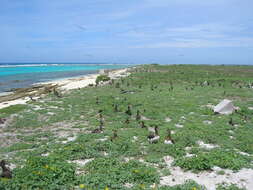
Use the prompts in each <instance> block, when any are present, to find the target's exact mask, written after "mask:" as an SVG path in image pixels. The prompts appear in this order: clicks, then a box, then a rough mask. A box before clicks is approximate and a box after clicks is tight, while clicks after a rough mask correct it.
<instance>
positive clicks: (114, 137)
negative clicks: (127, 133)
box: [110, 130, 118, 142]
mask: <svg viewBox="0 0 253 190" xmlns="http://www.w3.org/2000/svg"><path fill="white" fill-rule="evenodd" d="M117 138H118V132H117V130H113V136H112V137H111V138H110V140H111V142H113V141H114V140H115V139H117Z"/></svg>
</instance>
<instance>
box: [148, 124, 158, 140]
mask: <svg viewBox="0 0 253 190" xmlns="http://www.w3.org/2000/svg"><path fill="white" fill-rule="evenodd" d="M154 131H155V133H154ZM159 139H160V136H159V133H158V126H157V125H156V126H155V128H154V129H151V130H150V134H149V135H148V141H149V143H152V144H154V143H158V141H159Z"/></svg>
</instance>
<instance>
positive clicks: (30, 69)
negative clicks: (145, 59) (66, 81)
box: [0, 65, 123, 77]
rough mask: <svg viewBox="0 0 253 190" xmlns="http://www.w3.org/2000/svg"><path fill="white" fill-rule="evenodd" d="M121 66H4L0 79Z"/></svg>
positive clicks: (1, 69) (1, 68) (118, 66)
mask: <svg viewBox="0 0 253 190" xmlns="http://www.w3.org/2000/svg"><path fill="white" fill-rule="evenodd" d="M122 67H123V66H122V65H57V66H54V65H53V66H51V65H46V66H20V65H19V66H9V67H8V66H4V67H0V77H1V76H7V75H16V74H24V73H45V72H63V71H81V70H85V71H94V70H99V69H114V68H122Z"/></svg>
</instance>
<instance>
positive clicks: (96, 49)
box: [0, 0, 253, 65]
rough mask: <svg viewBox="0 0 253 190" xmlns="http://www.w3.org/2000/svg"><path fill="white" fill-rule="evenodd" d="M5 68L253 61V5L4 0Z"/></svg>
mask: <svg viewBox="0 0 253 190" xmlns="http://www.w3.org/2000/svg"><path fill="white" fill-rule="evenodd" d="M0 5H1V6H0V42H1V43H0V63H10V62H12V63H13V62H16V63H25V62H26V63H35V62H36V63H37V62H39V63H42V62H43V63H44V62H45V63H63V62H67V63H69V62H75V63H84V62H85V63H87V62H93V63H94V62H96V63H98V62H99V63H100V62H101V63H135V64H146V63H160V64H252V65H253V11H252V10H253V1H252V0H0Z"/></svg>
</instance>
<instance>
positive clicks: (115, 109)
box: [114, 104, 119, 112]
mask: <svg viewBox="0 0 253 190" xmlns="http://www.w3.org/2000/svg"><path fill="white" fill-rule="evenodd" d="M118 111H119V108H118V104H114V112H118Z"/></svg>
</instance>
